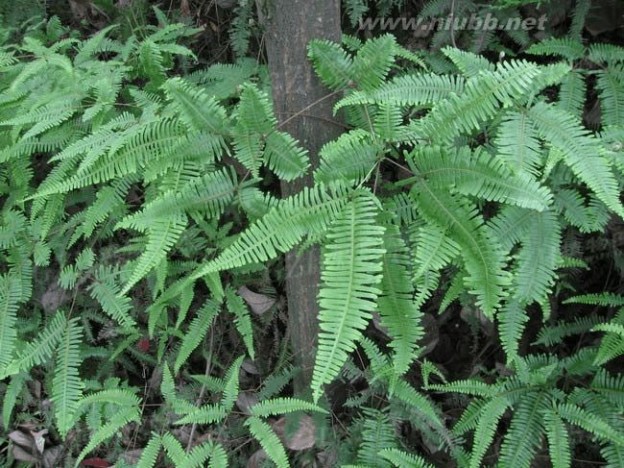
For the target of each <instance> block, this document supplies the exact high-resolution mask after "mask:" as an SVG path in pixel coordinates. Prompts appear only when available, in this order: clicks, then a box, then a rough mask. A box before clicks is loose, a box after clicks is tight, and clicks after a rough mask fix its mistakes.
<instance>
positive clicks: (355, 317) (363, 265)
mask: <svg viewBox="0 0 624 468" xmlns="http://www.w3.org/2000/svg"><path fill="white" fill-rule="evenodd" d="M376 215H377V206H376V204H375V201H374V199H373V197H372V195H371V194H370V193H369V192H364V191H360V192H356V193H354V199H353V200H352V201H351V202H350V203H348V204H347V205H346V206H345V207H344V208H343V209H342V211H341V213H340V215H339V216H338V217H337V218H336V219H335V220H334V222H333V223H332V225H331V226H330V229H329V232H328V233H327V238H328V240H329V242H328V244H327V245H325V246H324V249H323V265H322V269H321V281H322V286H321V288H320V291H319V296H318V297H319V306H320V312H319V328H320V332H319V344H318V351H317V355H316V363H315V366H314V372H313V376H312V390H313V395H314V401H315V402H316V401H318V399H319V397H320V393H321V387H322V386H323V385H325V384H327V383H329V382H331V381H332V380H333V378H334V377H336V376H337V375H338V373H339V372H340V368H341V367H342V365H343V364H344V363H345V361H346V360H347V355H348V353H349V352H350V351H353V349H354V348H355V344H356V342H357V341H358V340H359V339H360V337H361V336H362V330H363V329H364V328H365V327H366V324H367V322H368V320H369V319H370V318H371V313H372V311H373V310H374V309H375V306H376V305H375V301H376V299H377V296H378V295H379V293H380V291H379V289H378V288H377V284H378V283H379V280H380V279H381V278H380V273H381V270H382V264H381V258H382V254H383V253H384V250H383V248H382V238H381V237H382V236H383V232H384V229H383V228H382V227H381V226H378V225H377V224H376V220H375V218H376Z"/></svg>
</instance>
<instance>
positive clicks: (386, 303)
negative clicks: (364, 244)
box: [377, 226, 425, 377]
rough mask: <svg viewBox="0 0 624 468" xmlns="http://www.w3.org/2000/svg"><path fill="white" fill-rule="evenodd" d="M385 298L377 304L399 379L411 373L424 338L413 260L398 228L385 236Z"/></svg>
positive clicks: (383, 296) (380, 299) (383, 285)
mask: <svg viewBox="0 0 624 468" xmlns="http://www.w3.org/2000/svg"><path fill="white" fill-rule="evenodd" d="M384 248H385V250H386V254H385V255H384V256H383V278H382V280H381V291H382V294H381V296H380V297H379V299H378V300H377V305H378V307H379V313H380V315H381V325H382V326H383V327H385V328H386V329H387V330H388V333H389V334H390V336H391V338H392V340H391V342H390V347H391V348H392V349H393V350H394V357H393V359H392V363H393V366H394V372H395V375H396V376H397V377H398V376H400V375H402V374H404V373H405V372H407V370H408V369H409V366H410V364H411V363H412V361H413V360H414V359H415V357H416V348H417V346H418V343H419V341H420V340H421V338H422V337H423V336H424V334H425V331H424V329H423V326H422V323H421V321H422V312H421V311H420V310H419V309H418V307H416V304H414V302H413V301H412V296H413V294H414V289H413V287H412V284H411V281H410V275H409V265H410V258H409V255H408V250H407V247H406V245H405V243H404V242H403V240H402V238H401V237H400V233H399V230H398V228H396V227H394V226H388V227H386V233H385V236H384Z"/></svg>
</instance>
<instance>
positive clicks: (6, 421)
mask: <svg viewBox="0 0 624 468" xmlns="http://www.w3.org/2000/svg"><path fill="white" fill-rule="evenodd" d="M0 378H2V377H0ZM29 379H30V377H29V375H28V374H27V373H26V372H21V373H19V374H15V375H13V376H11V381H10V382H9V383H8V384H7V386H6V389H5V390H4V394H3V395H2V425H3V426H4V429H5V430H7V431H8V430H9V427H10V425H11V414H12V413H13V409H14V408H15V404H16V403H17V398H18V396H19V394H20V393H22V391H23V390H24V388H25V387H26V382H27V381H28V380H29ZM3 380H4V379H3Z"/></svg>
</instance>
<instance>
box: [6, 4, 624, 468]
mask: <svg viewBox="0 0 624 468" xmlns="http://www.w3.org/2000/svg"><path fill="white" fill-rule="evenodd" d="M349 3H350V4H351V7H352V9H353V8H354V7H357V3H358V2H353V1H352V2H349ZM386 3H388V8H391V7H392V6H393V5H392V2H386ZM438 3H439V2H438ZM245 5H247V3H245V2H243V3H242V6H241V7H239V8H243V7H245ZM433 7H434V5H430V8H433ZM353 11H355V10H353ZM577 13H578V14H579V15H581V14H582V12H580V13H579V12H577ZM359 14H360V15H361V14H362V12H360V13H359ZM156 15H157V18H158V20H159V26H158V27H156V26H149V25H148V26H143V27H140V28H136V29H135V31H134V32H133V34H132V35H130V36H129V37H127V38H124V36H123V35H117V34H116V27H115V26H109V27H106V28H104V29H101V30H100V31H99V32H97V34H94V35H93V36H92V37H90V38H87V39H84V38H81V37H80V36H79V35H78V34H75V33H73V32H72V31H71V30H70V29H68V28H66V27H64V26H63V25H62V24H61V22H60V21H59V19H58V18H56V17H53V18H51V19H49V20H47V21H44V22H42V23H40V24H37V25H34V26H31V27H29V28H28V29H27V30H26V32H24V34H23V37H21V39H20V41H19V43H12V42H10V38H11V35H10V34H9V33H8V32H7V33H6V34H3V35H2V38H3V40H4V41H5V43H4V45H3V46H2V48H1V49H0V196H1V200H2V210H1V212H0V258H1V259H2V261H1V262H0V273H1V274H0V398H1V400H2V409H1V411H2V425H3V427H4V429H5V430H6V433H7V434H8V436H0V444H2V443H8V441H9V439H10V440H11V441H12V446H11V449H10V450H9V449H7V450H3V451H2V452H0V457H2V458H0V459H1V460H2V463H3V464H5V465H6V466H9V463H12V462H13V461H14V460H18V461H21V462H28V463H34V464H39V465H40V466H79V465H80V463H81V462H82V461H84V460H85V459H87V458H88V457H98V458H97V459H98V460H103V459H106V460H108V462H110V463H111V464H112V463H115V464H116V465H115V466H118V467H130V466H136V467H139V468H144V467H152V466H179V467H198V466H214V467H219V466H245V465H246V464H247V463H248V461H249V460H252V459H255V463H257V465H254V466H261V463H265V464H266V465H267V466H269V464H270V463H274V464H275V465H277V466H280V467H282V466H289V464H290V463H292V464H293V465H295V466H361V467H390V466H399V467H408V466H423V467H424V466H451V465H452V464H456V465H457V466H469V467H479V466H483V465H491V464H495V463H498V466H501V467H513V468H516V467H529V466H531V464H532V463H538V464H540V465H542V464H544V463H546V462H545V461H544V460H549V463H551V464H552V466H554V467H567V466H572V465H573V460H574V459H575V457H576V456H577V454H578V453H581V454H582V455H583V456H588V457H594V459H598V460H602V461H604V462H605V463H606V464H607V465H608V466H613V467H619V466H624V419H623V418H622V412H623V410H624V377H623V376H622V365H621V362H622V355H623V354H624V312H623V311H624V297H622V296H620V295H618V294H614V293H609V292H606V291H602V290H600V291H596V290H593V291H588V290H584V289H583V288H582V284H579V281H577V279H578V278H579V276H581V275H589V276H591V275H592V274H594V273H593V272H594V271H595V270H596V268H597V265H599V262H604V261H605V258H604V255H605V251H608V250H609V249H611V254H610V258H608V260H609V261H610V262H613V263H614V264H615V265H616V267H618V266H619V267H620V268H621V259H620V257H617V255H620V254H619V251H618V245H617V239H614V240H612V241H611V240H608V239H605V238H603V237H601V236H604V233H605V232H615V231H614V227H613V224H614V223H617V222H618V220H620V219H621V218H622V217H624V206H623V205H622V203H621V200H620V193H621V184H622V180H623V175H624V164H623V163H622V161H623V158H624V49H623V48H621V47H618V46H616V45H611V44H606V43H604V44H603V43H595V44H591V45H589V46H585V45H583V43H582V42H581V41H580V38H579V33H578V31H577V30H575V29H574V28H575V27H576V26H574V25H573V28H572V29H573V30H572V32H571V33H570V34H569V35H568V36H567V37H563V38H547V39H545V40H543V41H541V42H537V43H535V44H533V45H531V46H528V47H527V48H526V50H525V53H524V54H523V58H509V59H504V60H499V61H498V62H493V61H490V60H488V59H486V58H485V57H484V56H483V55H477V54H476V53H473V52H468V51H466V50H461V49H459V48H455V47H450V46H446V47H444V48H442V49H441V50H440V51H439V52H437V53H416V52H414V51H413V50H410V49H408V48H406V47H404V46H402V45H399V44H398V42H397V40H396V39H395V37H394V36H392V35H390V34H385V35H381V36H379V37H375V38H371V39H369V40H366V41H362V40H360V39H358V38H357V37H355V36H350V35H345V37H344V41H343V43H342V44H337V43H331V42H326V41H314V42H312V43H311V44H310V46H309V59H310V60H311V61H312V63H313V65H314V68H315V70H316V72H317V74H318V76H319V78H320V79H321V80H322V81H323V83H324V84H325V85H326V86H327V87H328V88H329V89H330V90H331V91H332V92H335V93H337V94H338V95H339V96H340V100H339V101H338V103H337V105H336V107H335V112H336V115H338V116H340V118H341V119H342V121H343V122H344V123H345V124H346V127H347V128H348V129H347V130H346V131H345V132H344V133H343V134H342V135H341V136H340V137H339V138H338V139H336V140H335V141H332V142H330V143H328V144H327V145H326V146H325V147H324V148H323V149H322V150H321V153H320V164H319V167H318V168H315V169H314V181H315V183H314V185H313V186H312V187H308V188H305V189H303V190H302V191H301V192H300V193H297V194H295V195H293V196H291V197H287V198H282V197H280V196H279V193H278V190H277V189H276V187H277V186H278V185H279V181H284V180H285V181H291V180H295V179H297V178H298V177H300V176H302V175H303V174H305V173H306V172H307V171H309V170H310V161H309V157H308V154H307V151H306V150H305V148H304V147H303V146H302V145H301V144H300V143H299V142H297V141H295V140H294V139H293V138H292V137H291V136H290V135H289V134H287V133H286V132H283V131H281V130H280V126H279V124H278V121H277V119H276V117H275V115H274V113H273V110H272V104H271V99H270V87H269V85H268V82H267V72H266V70H265V68H264V66H262V65H259V64H258V63H257V62H256V60H252V59H249V58H245V57H244V51H245V44H243V43H241V44H240V45H239V46H238V47H239V52H240V54H239V55H240V58H239V59H238V60H237V61H235V62H234V63H232V64H215V65H211V66H208V67H205V68H199V69H197V70H193V71H189V72H188V73H186V74H180V73H178V71H179V70H180V69H182V68H189V67H190V65H189V64H192V63H193V61H194V60H195V59H196V57H195V53H194V51H193V50H192V47H190V46H189V43H188V40H189V38H192V37H193V36H194V35H195V34H197V33H198V31H199V30H197V29H195V28H192V27H189V26H187V25H184V24H181V23H173V22H169V21H168V19H167V17H166V15H164V14H163V13H162V12H160V11H159V10H156ZM354 15H355V13H354ZM354 17H355V16H354ZM578 21H581V20H578ZM578 21H577V22H578ZM581 24H582V23H581ZM234 32H235V31H234ZM234 32H233V34H234ZM524 45H528V42H527V43H525V44H524ZM592 97H593V98H594V99H595V102H596V105H597V106H599V108H600V114H599V121H598V122H592V123H591V128H590V126H588V122H587V121H586V120H585V117H586V113H585V110H586V107H587V101H588V99H590V98H592ZM592 242H593V244H592ZM313 245H319V246H320V248H321V251H322V266H321V272H322V273H321V285H320V293H319V296H318V303H319V306H320V312H319V317H318V318H319V323H320V331H319V335H318V349H317V350H316V363H315V367H314V371H313V377H312V384H311V389H310V394H309V395H293V394H292V391H291V390H290V381H291V379H292V378H293V376H294V375H295V374H296V373H297V372H298V369H296V368H294V367H293V366H292V365H290V363H289V356H290V354H291V353H292V351H291V350H289V349H288V339H287V334H288V331H287V329H286V327H285V324H286V320H285V314H287V310H285V307H284V300H283V297H282V295H281V294H282V292H283V288H282V283H283V281H284V277H285V275H286V274H287V272H285V271H284V268H283V265H282V264H281V263H280V259H281V256H282V254H284V253H286V252H288V251H290V250H291V249H293V248H298V249H300V250H303V249H307V248H310V247H311V246H313ZM605 245H606V246H607V247H605ZM592 246H593V247H592ZM600 255H603V257H600V258H598V259H597V257H599V256H600ZM618 262H620V263H618ZM619 273H620V272H619V271H617V270H616V273H615V274H619ZM590 306H592V307H591V312H587V311H589V310H590ZM434 315H437V317H438V319H437V322H436V318H434ZM450 317H452V318H450ZM449 320H450V321H452V322H453V323H455V324H456V326H460V325H459V323H462V324H463V325H461V326H462V327H464V328H466V329H468V330H469V335H470V337H471V339H472V341H473V344H474V345H475V346H474V348H477V349H472V348H471V349H470V350H468V352H472V351H474V352H475V353H479V352H480V353H486V352H487V353H490V354H489V357H488V359H486V358H484V359H483V362H481V363H479V365H476V366H467V368H465V369H464V370H462V371H459V372H450V370H449V369H447V368H445V365H444V363H442V362H439V360H437V359H436V358H435V356H436V354H435V348H436V346H439V345H438V341H439V338H440V336H441V333H439V332H438V331H436V330H435V328H436V327H437V326H440V327H441V326H443V324H444V323H445V322H447V321H449ZM431 321H433V322H434V323H437V324H436V326H435V327H431V326H429V325H430V324H431ZM428 324H429V325H428ZM436 334H437V335H436ZM483 343H487V344H486V345H484V344H483ZM480 346H481V348H480V349H481V351H479V347H480ZM487 348H490V349H489V351H488V349H487ZM295 352H299V350H295ZM436 361H438V362H436ZM328 388H331V389H332V391H331V392H326V391H327V389H328ZM40 429H43V430H44V431H39V430H40ZM592 447H593V448H592ZM29 449H32V450H30V451H29ZM260 449H263V450H260ZM592 450H593V451H592ZM588 453H589V454H588ZM583 456H581V458H583ZM28 457H30V458H28ZM254 457H255V458H254ZM90 459H91V460H95V458H90ZM87 466H108V465H87ZM247 466H250V465H247Z"/></svg>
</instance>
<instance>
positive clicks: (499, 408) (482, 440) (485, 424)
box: [470, 396, 509, 468]
mask: <svg viewBox="0 0 624 468" xmlns="http://www.w3.org/2000/svg"><path fill="white" fill-rule="evenodd" d="M508 406H509V402H508V401H507V398H505V397H504V396H499V397H496V398H493V399H491V400H490V401H488V402H487V403H486V404H485V405H484V406H483V407H482V408H481V412H480V414H479V420H478V422H477V427H476V429H475V434H474V444H473V448H472V455H471V457H470V468H478V467H480V466H481V462H482V460H483V456H484V455H485V452H486V451H487V449H488V447H489V446H490V444H491V443H492V439H493V438H494V433H495V432H496V428H497V426H498V422H499V421H500V419H501V417H502V416H503V414H504V413H505V411H506V410H507V407H508Z"/></svg>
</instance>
